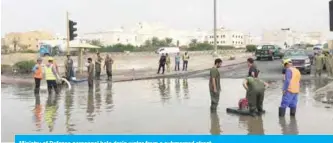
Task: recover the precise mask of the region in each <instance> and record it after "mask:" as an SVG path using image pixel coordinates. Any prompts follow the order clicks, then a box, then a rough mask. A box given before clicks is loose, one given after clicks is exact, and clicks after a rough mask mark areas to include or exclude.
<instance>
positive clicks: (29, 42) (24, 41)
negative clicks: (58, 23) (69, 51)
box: [2, 31, 54, 51]
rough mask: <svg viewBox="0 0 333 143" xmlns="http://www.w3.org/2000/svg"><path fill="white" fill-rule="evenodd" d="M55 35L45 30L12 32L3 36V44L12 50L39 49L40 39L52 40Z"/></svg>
mask: <svg viewBox="0 0 333 143" xmlns="http://www.w3.org/2000/svg"><path fill="white" fill-rule="evenodd" d="M53 38H54V36H53V35H52V34H51V33H48V32H44V31H29V32H12V33H8V34H6V35H5V36H4V37H3V40H2V42H3V43H2V45H6V46H8V47H9V49H10V50H16V51H17V50H23V49H29V50H35V51H36V50H38V41H39V40H52V39H53Z"/></svg>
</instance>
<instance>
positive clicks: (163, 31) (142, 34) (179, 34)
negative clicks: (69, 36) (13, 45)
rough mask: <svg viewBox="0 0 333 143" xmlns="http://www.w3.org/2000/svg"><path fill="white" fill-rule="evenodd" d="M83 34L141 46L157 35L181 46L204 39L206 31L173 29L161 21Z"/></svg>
mask: <svg viewBox="0 0 333 143" xmlns="http://www.w3.org/2000/svg"><path fill="white" fill-rule="evenodd" d="M81 35H82V38H83V39H88V40H100V41H101V42H102V43H103V44H104V45H114V44H118V43H121V44H132V45H135V46H141V45H143V44H144V43H145V42H146V40H150V39H152V38H153V37H157V38H159V39H165V38H172V40H173V41H172V43H173V44H174V45H177V44H179V46H181V45H187V44H189V42H190V41H191V40H192V39H197V40H198V41H204V39H205V35H206V32H205V31H203V30H201V29H197V30H196V31H194V32H188V31H183V30H175V29H171V28H168V27H166V26H164V25H162V24H161V23H145V22H140V23H138V24H136V25H135V26H133V27H132V28H131V27H130V28H126V27H124V26H122V27H121V28H119V29H114V30H110V31H103V32H92V33H84V34H81Z"/></svg>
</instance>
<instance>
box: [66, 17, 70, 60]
mask: <svg viewBox="0 0 333 143" xmlns="http://www.w3.org/2000/svg"><path fill="white" fill-rule="evenodd" d="M66 25H67V26H66V31H67V39H66V48H67V54H68V55H69V54H70V51H69V17H68V11H67V12H66Z"/></svg>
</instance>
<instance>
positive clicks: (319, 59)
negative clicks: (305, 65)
mask: <svg viewBox="0 0 333 143" xmlns="http://www.w3.org/2000/svg"><path fill="white" fill-rule="evenodd" d="M314 63H315V67H316V72H315V76H317V75H318V76H319V77H321V73H322V71H323V68H324V56H323V55H322V53H321V52H318V53H316V55H315V57H314Z"/></svg>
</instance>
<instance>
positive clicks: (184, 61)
mask: <svg viewBox="0 0 333 143" xmlns="http://www.w3.org/2000/svg"><path fill="white" fill-rule="evenodd" d="M189 59H190V56H189V55H188V53H187V52H185V54H184V55H183V71H187V66H188V60H189Z"/></svg>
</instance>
